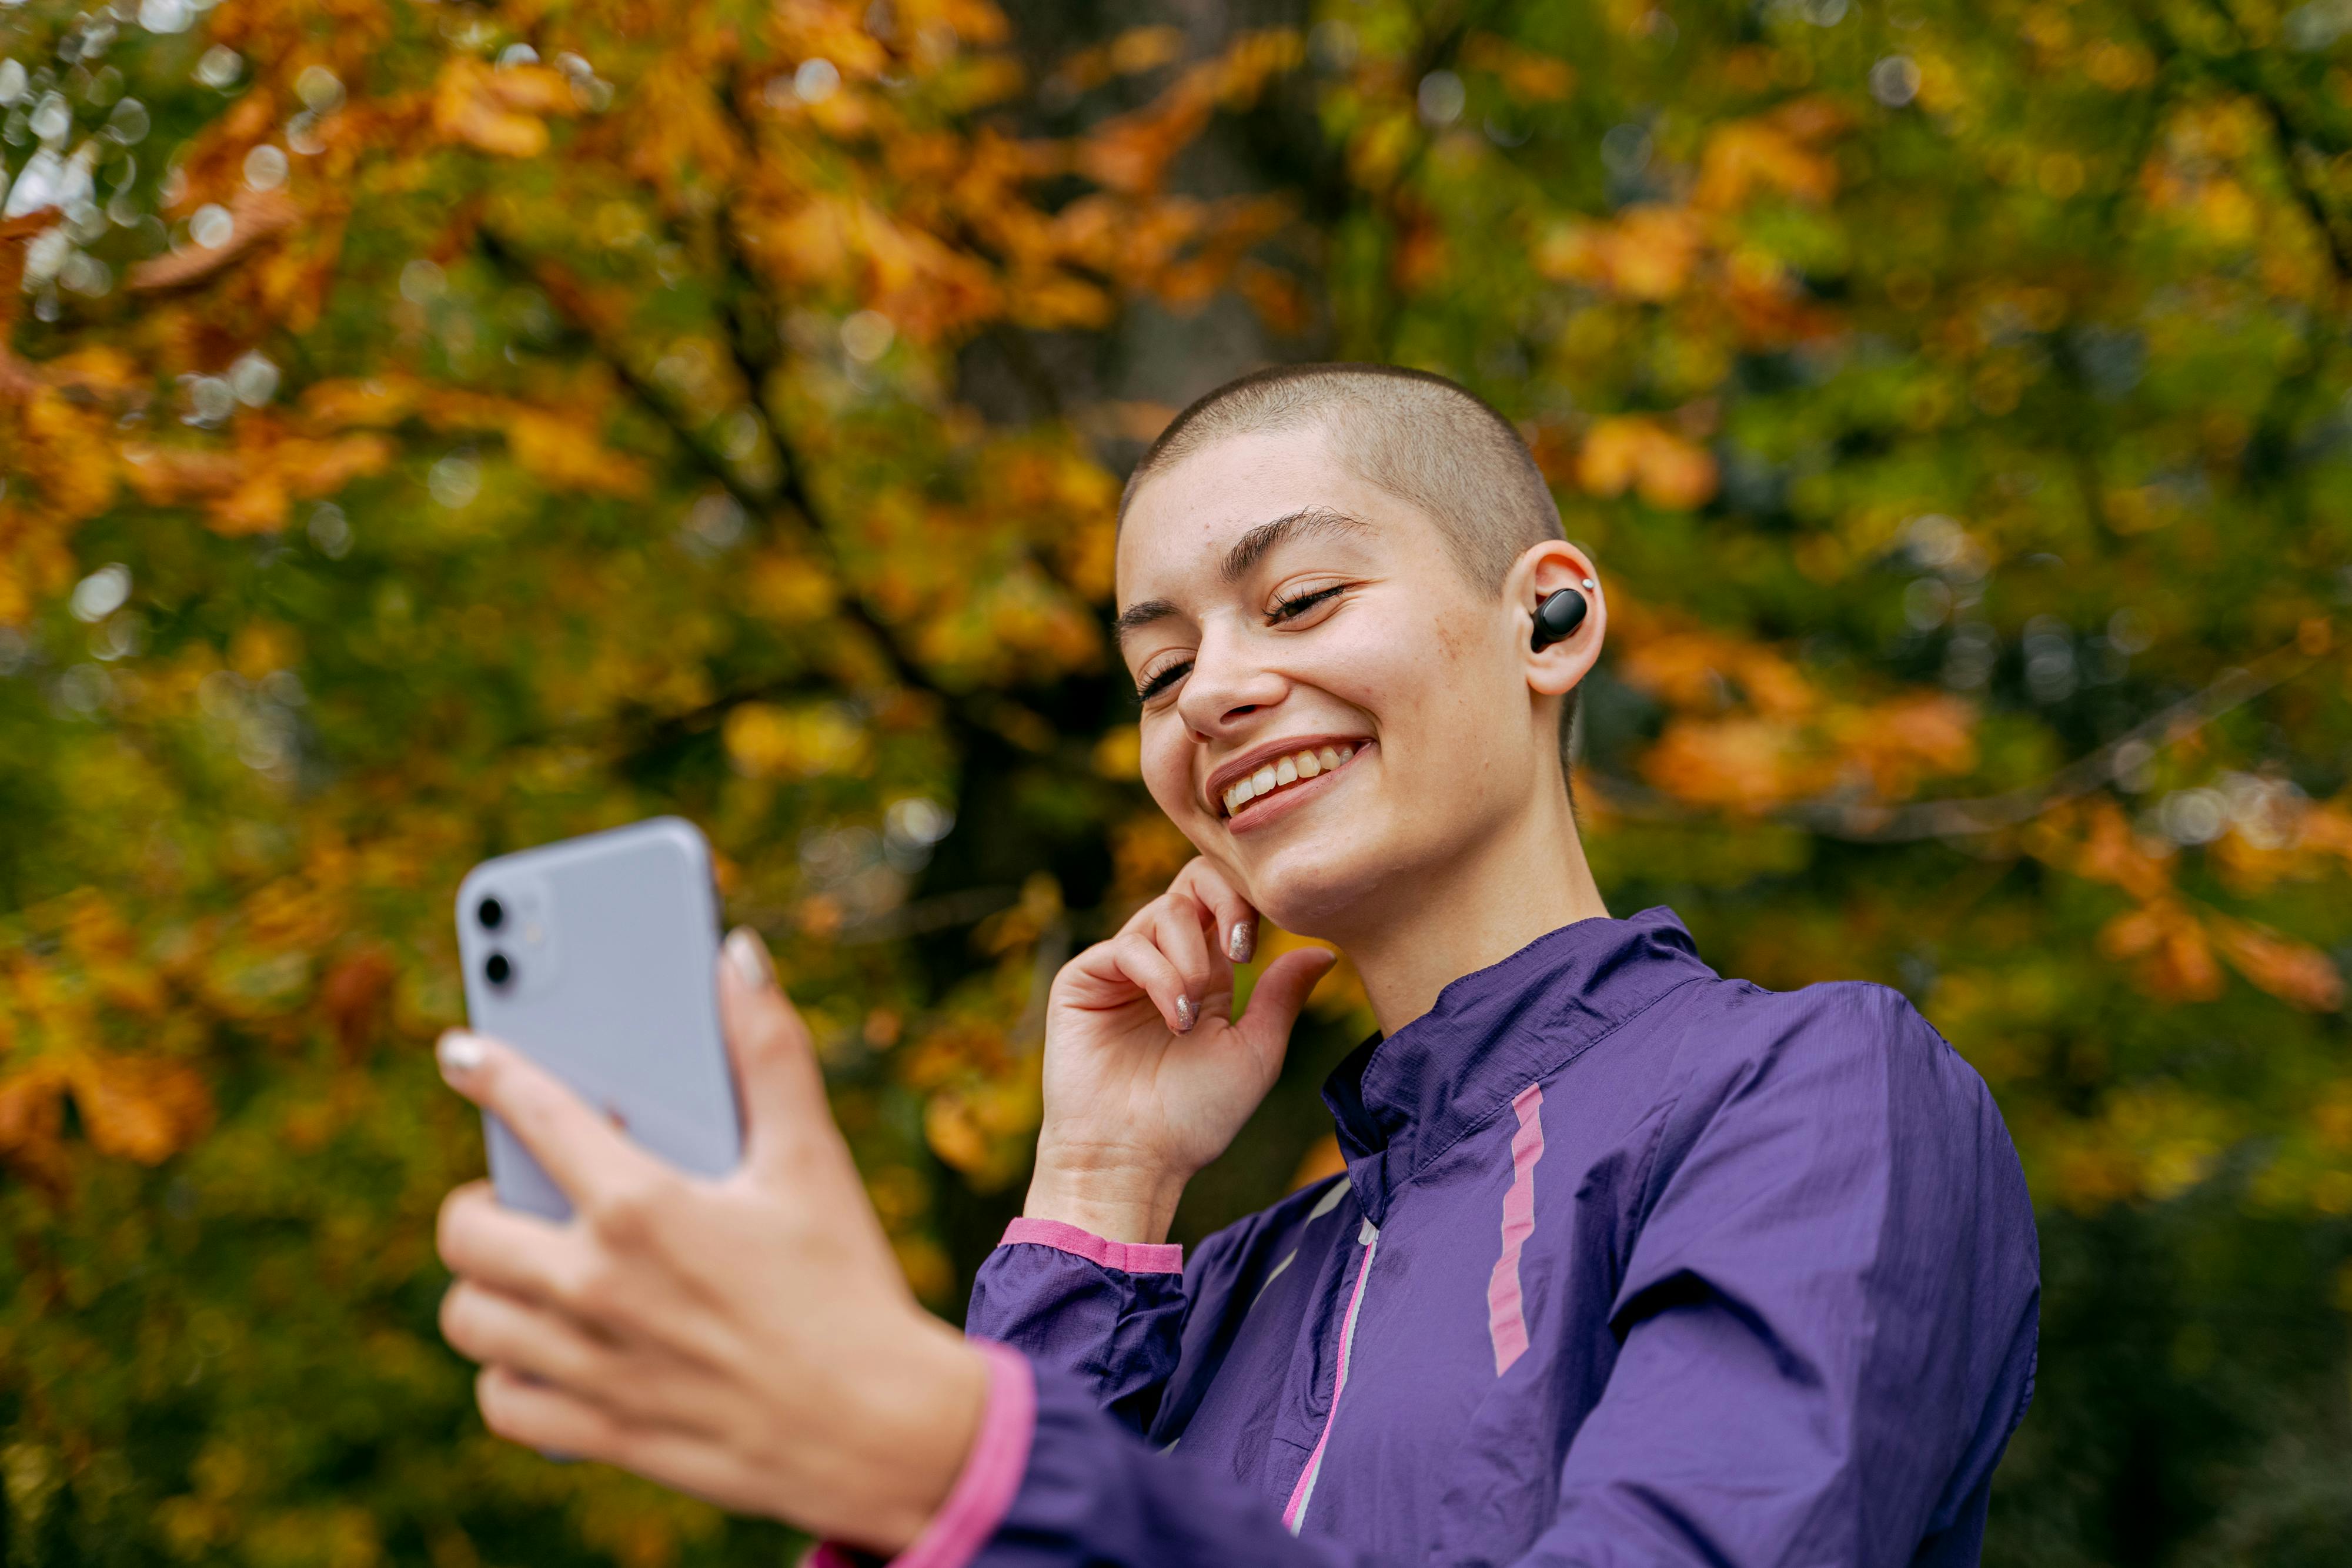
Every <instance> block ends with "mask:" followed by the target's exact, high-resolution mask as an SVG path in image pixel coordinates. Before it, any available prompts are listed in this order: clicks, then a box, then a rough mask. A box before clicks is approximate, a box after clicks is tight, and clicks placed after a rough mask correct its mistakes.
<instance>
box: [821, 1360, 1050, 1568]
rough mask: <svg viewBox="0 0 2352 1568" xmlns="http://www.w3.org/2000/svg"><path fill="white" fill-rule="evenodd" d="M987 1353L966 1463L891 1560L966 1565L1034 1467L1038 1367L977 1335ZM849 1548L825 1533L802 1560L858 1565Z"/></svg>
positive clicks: (934, 1566) (908, 1564) (922, 1566)
mask: <svg viewBox="0 0 2352 1568" xmlns="http://www.w3.org/2000/svg"><path fill="white" fill-rule="evenodd" d="M971 1343H972V1345H973V1346H974V1347H975V1348H976V1349H978V1350H979V1351H980V1352H981V1353H982V1354H984V1355H986V1356H987V1357H988V1403H987V1405H986V1406H983V1407H982V1410H981V1414H980V1432H979V1434H978V1435H977V1436H976V1437H973V1438H972V1441H971V1457H970V1458H966V1459H965V1460H964V1462H963V1471H962V1473H961V1474H960V1475H958V1476H957V1477H956V1480H955V1485H954V1486H952V1487H950V1489H948V1498H947V1500H946V1501H945V1502H943V1503H941V1504H940V1511H939V1512H937V1513H935V1514H933V1515H932V1516H931V1522H930V1523H929V1524H927V1525H925V1526H923V1532H922V1533H921V1534H920V1535H918V1536H917V1537H915V1539H914V1540H913V1541H912V1542H908V1546H907V1549H906V1550H905V1551H904V1552H899V1553H898V1556H896V1557H893V1558H891V1559H890V1563H889V1568H966V1565H967V1564H969V1563H971V1560H972V1559H973V1558H975V1557H977V1556H979V1555H980V1550H981V1548H982V1547H983V1546H986V1545H987V1544H988V1541H989V1537H991V1536H992V1535H994V1534H995V1533H996V1527H997V1526H998V1525H1000V1524H1003V1522H1004V1515H1005V1512H1006V1511H1007V1510H1009V1509H1011V1508H1012V1506H1013V1496H1014V1495H1015V1494H1016V1493H1018V1492H1019V1491H1020V1490H1021V1479H1022V1477H1024V1475H1026V1474H1027V1473H1028V1471H1029V1442H1030V1439H1031V1438H1032V1437H1034V1436H1035V1435H1036V1430H1037V1375H1036V1374H1035V1373H1034V1371H1032V1370H1031V1369H1030V1366H1029V1358H1028V1357H1026V1356H1024V1355H1023V1354H1021V1353H1020V1352H1019V1351H1017V1350H1014V1349H1013V1347H1012V1346H1010V1345H1003V1344H998V1343H995V1342H994V1341H993V1340H984V1339H976V1340H973V1341H972V1342H971ZM855 1561H856V1560H855V1559H853V1558H852V1557H851V1556H850V1554H849V1553H848V1552H845V1551H844V1550H842V1548H841V1547H840V1546H838V1545H836V1544H835V1542H830V1541H827V1542H823V1543H821V1544H820V1545H819V1546H818V1547H817V1548H816V1549H815V1550H814V1552H810V1553H809V1554H808V1555H807V1556H806V1557H805V1558H803V1559H802V1568H855Z"/></svg>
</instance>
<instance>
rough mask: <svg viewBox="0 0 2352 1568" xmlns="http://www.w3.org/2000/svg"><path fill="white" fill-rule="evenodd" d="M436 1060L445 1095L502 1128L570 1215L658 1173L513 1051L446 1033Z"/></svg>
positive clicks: (463, 1033)
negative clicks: (617, 1187) (564, 1200)
mask: <svg viewBox="0 0 2352 1568" xmlns="http://www.w3.org/2000/svg"><path fill="white" fill-rule="evenodd" d="M436 1053H437V1054H438V1056H439V1057H440V1061H441V1076H442V1077H443V1078H444V1079H446V1080H447V1081H448V1083H449V1087H451V1088H452V1089H455V1090H456V1091H457V1092H458V1093H460V1094H463V1095H464V1096H465V1097H466V1098H467V1099H468V1100H471V1101H472V1102H473V1103H475V1104H477V1105H479V1106H480V1107H481V1108H482V1109H483V1110H485V1111H488V1112H489V1113H491V1114H493V1115H495V1116H497V1117H498V1118H499V1121H501V1122H504V1123H505V1124H507V1129H508V1131H509V1132H511V1133H513V1134H514V1135H515V1136H516V1137H517V1138H519V1139H520V1140H521V1142H522V1145H523V1147H524V1148H526V1149H528V1150H530V1155H531V1157H532V1158H533V1159H535V1160H537V1161H538V1162H539V1163H540V1166H541V1168H542V1169H544V1170H545V1171H546V1172H547V1174H548V1175H549V1176H551V1177H552V1178H553V1179H554V1182H555V1185H556V1186H559V1187H562V1189H563V1194H564V1196H565V1197H569V1198H570V1199H571V1200H572V1207H574V1208H580V1209H586V1208H593V1207H596V1205H597V1200H598V1199H599V1197H601V1196H602V1195H603V1194H604V1192H605V1191H607V1190H608V1189H609V1188H610V1187H611V1186H613V1185H614V1184H615V1183H617V1182H629V1181H633V1180H637V1179H639V1178H641V1177H642V1176H644V1175H645V1173H646V1171H647V1170H648V1169H650V1168H656V1162H655V1160H654V1157H653V1156H652V1155H649V1154H647V1153H646V1152H645V1151H644V1150H643V1149H640V1148H639V1147H637V1145H635V1144H633V1143H631V1142H629V1140H628V1139H627V1138H626V1137H625V1136H624V1135H623V1134H621V1133H620V1131H619V1130H618V1129H617V1128H615V1127H614V1125H613V1124H612V1123H611V1122H609V1121H607V1120H606V1119H605V1118H604V1116H603V1115H600V1114H599V1113H596V1112H595V1111H593V1110H591V1109H589V1107H588V1104H587V1103H586V1102H585V1101H583V1100H582V1099H581V1098H580V1096H579V1095H577V1094H575V1093H573V1092H572V1091H571V1089H570V1088H569V1087H567V1086H566V1085H565V1084H564V1083H563V1082H562V1081H561V1080H560V1079H558V1078H557V1077H556V1076H555V1075H554V1074H553V1073H551V1072H549V1071H547V1070H546V1069H545V1068H543V1067H541V1066H540V1065H539V1064H538V1063H537V1062H535V1061H531V1060H530V1058H529V1057H527V1056H525V1055H523V1054H522V1052H520V1051H516V1050H515V1049H514V1048H513V1047H511V1046H507V1045H501V1044H500V1043H499V1042H498V1041H497V1040H490V1039H488V1038H487V1037H485V1036H482V1035H478V1034H469V1033H467V1032H466V1031H465V1030H449V1031H448V1032H447V1033H446V1034H444V1035H443V1036H442V1037H441V1041H440V1044H439V1046H438V1047H437V1048H436Z"/></svg>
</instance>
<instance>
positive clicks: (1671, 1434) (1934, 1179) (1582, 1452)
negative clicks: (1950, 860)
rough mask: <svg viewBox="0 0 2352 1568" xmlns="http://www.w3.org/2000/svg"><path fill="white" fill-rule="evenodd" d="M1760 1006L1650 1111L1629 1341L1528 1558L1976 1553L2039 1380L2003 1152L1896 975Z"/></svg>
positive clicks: (1931, 1558) (1962, 1074)
mask: <svg viewBox="0 0 2352 1568" xmlns="http://www.w3.org/2000/svg"><path fill="white" fill-rule="evenodd" d="M1763 1005H1768V1006H1769V1008H1770V1009H1772V1010H1771V1012H1770V1014H1769V1021H1767V1022H1766V1023H1765V1024H1764V1026H1763V1027H1762V1029H1761V1030H1760V1033H1759V1036H1757V1037H1751V1043H1750V1044H1749V1045H1748V1048H1747V1049H1745V1050H1743V1051H1742V1052H1741V1053H1740V1056H1739V1059H1738V1061H1737V1062H1736V1063H1734V1064H1731V1065H1729V1066H1728V1067H1727V1068H1725V1069H1723V1070H1720V1071H1713V1072H1711V1073H1709V1074H1706V1075H1705V1078H1706V1081H1705V1082H1701V1083H1699V1084H1697V1085H1695V1086H1694V1087H1692V1088H1691V1089H1689V1090H1688V1091H1687V1092H1685V1096H1684V1097H1683V1099H1682V1100H1681V1101H1679V1102H1678V1103H1676V1104H1675V1107H1674V1109H1673V1110H1672V1111H1671V1112H1670V1113H1668V1115H1667V1117H1666V1120H1665V1124H1664V1128H1663V1130H1662V1134H1661V1137H1660V1153H1659V1155H1658V1156H1657V1158H1656V1161H1655V1163H1654V1168H1653V1170H1652V1173H1651V1175H1650V1177H1649V1191H1650V1201H1649V1207H1648V1212H1647V1215H1646V1217H1645V1218H1644V1219H1643V1223H1642V1228H1641V1230H1640V1232H1639V1235H1638V1238H1637V1239H1636V1240H1635V1241H1634V1243H1633V1249H1632V1253H1631V1257H1630V1260H1629V1263H1628V1267H1627V1269H1626V1272H1625V1276H1624V1278H1623V1281H1622V1285H1621V1288H1620V1290H1619V1292H1618V1295H1617V1297H1616V1300H1615V1302H1614V1303H1613V1318H1612V1326H1613V1327H1614V1328H1615V1329H1616V1331H1617V1333H1618V1334H1619V1335H1620V1337H1621V1339H1622V1345H1623V1348H1622V1351H1621V1353H1620V1354H1619V1356H1618V1359H1617V1363H1616V1364H1615V1366H1614V1367H1613V1368H1612V1371H1611V1374H1610V1377H1609V1383H1608V1385H1607V1387H1606V1388H1605V1389H1604V1390H1603V1391H1602V1394H1601V1400H1600V1403H1599V1404H1598V1405H1597V1406H1595V1407H1594V1409H1593V1411H1592V1413H1591V1416H1588V1417H1587V1419H1586V1420H1585V1422H1584V1424H1583V1426H1582V1427H1580V1429H1579V1430H1578V1432H1577V1435H1576V1437H1575V1439H1574V1441H1573V1442H1572V1443H1571V1445H1570V1448H1569V1452H1568V1458H1567V1461H1566V1464H1565V1466H1564V1467H1563V1470H1562V1474H1561V1477H1560V1494H1559V1496H1560V1501H1559V1512H1558V1515H1557V1517H1556V1519H1555V1521H1554V1524H1553V1527H1552V1529H1551V1530H1550V1531H1549V1532H1547V1534H1546V1535H1545V1536H1544V1537H1543V1540H1542V1542H1541V1545H1540V1548H1539V1550H1538V1552H1537V1553H1536V1555H1537V1557H1538V1559H1539V1560H1540V1561H1543V1562H1546V1563H1578V1564H1584V1565H1590V1568H1616V1565H1618V1564H1629V1565H1630V1564H1633V1563H1643V1564H1649V1563H1736V1564H1739V1565H1741V1568H1749V1565H1756V1568H1764V1565H1777V1564H1784V1563H1788V1564H1793V1563H1853V1564H1858V1565H1861V1568H1876V1565H1879V1564H1887V1565H1899V1564H1903V1563H1911V1562H1913V1561H1915V1553H1916V1554H1917V1555H1916V1561H1921V1562H1929V1563H1953V1562H1966V1563H1974V1562H1975V1561H1976V1556H1977V1553H1976V1551H1975V1542H1976V1541H1977V1540H1978V1538H1979V1536H1980V1534H1981V1531H1982V1529H1983V1525H1984V1506H1985V1498H1986V1495H1987V1487H1986V1482H1987V1480H1988V1479H1989V1478H1990V1475H1991V1472H1992V1469H1993V1467H1994V1465H1995V1464H1996V1463H1997V1462H1998V1461H1999V1459H2000V1452H2001V1449H2002V1448H2003V1447H2004V1446H2005V1445H2006V1444H2007V1442H2008V1440H2009V1436H2010V1433H2011V1431H2012V1430H2013V1429H2014V1428H2015V1427H2016V1425H2017V1422H2018V1420H2019V1419H2020V1418H2021V1416H2023V1415H2024V1413H2025V1406H2026V1402H2027V1400H2028V1398H2029V1397H2030V1396H2031V1394H2032V1364H2033V1347H2034V1341H2035V1336H2036V1311H2037V1306H2038V1302H2039V1300H2040V1291H2041V1288H2040V1276H2041V1270H2040V1259H2039V1253H2038V1248H2037V1246H2036V1243H2035V1240H2034V1233H2033V1215H2032V1205H2031V1203H2030V1202H2029V1200H2028V1198H2027V1196H2026V1191H2025V1180H2024V1175H2023V1173H2022V1171H2021V1169H2020V1168H2019V1166H2018V1161H2017V1155H2016V1152H2015V1150H2014V1148H2013V1147H2012V1146H2011V1143H2010V1140H2009V1134H2008V1132H2007V1130H2006V1129H2005V1128H2004V1127H2003V1126H2002V1124H2001V1120H2000V1113H1999V1112H1998V1111H1997V1110H1996V1109H1995V1108H1994V1105H1993V1103H1992V1097H1991V1095H1990V1092H1987V1090H1986V1089H1985V1086H1984V1083H1983V1081H1982V1080H1981V1079H1979V1077H1978V1076H1977V1075H1976V1073H1975V1072H1974V1071H1972V1070H1971V1069H1970V1068H1969V1066H1968V1064H1967V1063H1966V1062H1964V1061H1961V1060H1960V1059H1959V1057H1958V1054H1957V1053H1955V1052H1954V1051H1952V1049H1951V1048H1950V1047H1949V1046H1948V1045H1946V1044H1945V1043H1944V1041H1943V1040H1942V1038H1941V1037H1940V1036H1938V1035H1937V1033H1936V1032H1935V1030H1932V1029H1931V1028H1929V1027H1928V1025H1927V1020H1926V1019H1922V1018H1921V1017H1920V1016H1919V1015H1918V1014H1917V1013H1916V1011H1914V1010H1913V1009H1912V1008H1911V1006H1910V1004H1909V1003H1908V1002H1906V1000H1904V998H1902V997H1901V996H1900V995H1898V994H1897V993H1895V992H1893V991H1888V990H1885V989H1884V988H1880V987H1875V986H1859V985H1837V986H1821V987H1813V988H1808V989H1807V990H1805V991H1801V992H1797V993H1793V994H1792V995H1790V996H1786V997H1775V998H1769V1003H1767V1004H1763ZM1923 1546H1924V1547H1925V1548H1926V1549H1925V1550H1923Z"/></svg>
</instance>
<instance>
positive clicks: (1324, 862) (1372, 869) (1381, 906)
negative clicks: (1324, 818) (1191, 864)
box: [1239, 833, 1407, 942]
mask: <svg viewBox="0 0 2352 1568" xmlns="http://www.w3.org/2000/svg"><path fill="white" fill-rule="evenodd" d="M1252 859H1253V862H1254V863H1252V864H1250V865H1247V866H1245V867H1242V868H1239V869H1240V870H1241V872H1242V885H1243V889H1244V894H1245V896H1247V897H1248V899H1249V901H1250V902H1251V903H1252V904H1255V905H1256V906H1257V909H1258V913H1260V914H1261V915H1265V917H1266V918H1267V919H1268V920H1271V921H1273V922H1274V923H1275V924H1276V925H1279V926H1281V927H1282V928H1283V929H1284V930H1285V931H1287V932H1290V933H1292V934H1293V935H1295V936H1311V937H1314V938H1315V939H1317V940H1318V941H1325V942H1343V941H1344V940H1345V939H1346V937H1347V936H1349V934H1350V933H1352V932H1355V931H1359V930H1360V929H1362V927H1363V926H1364V925H1365V924H1366V923H1367V922H1368V921H1369V922H1372V923H1378V922H1379V920H1380V919H1381V916H1382V915H1383V914H1384V913H1385V912H1386V911H1387V910H1388V909H1389V907H1390V906H1391V901H1392V900H1393V899H1395V898H1398V897H1401V896H1404V894H1405V890H1404V889H1403V888H1402V887H1401V886H1399V883H1402V882H1403V881H1405V880H1407V879H1406V877H1405V875H1404V873H1402V871H1401V869H1400V867H1399V866H1398V864H1397V862H1396V859H1395V857H1393V856H1390V855H1385V854H1382V853H1381V852H1380V850H1379V849H1378V847H1377V845H1376V841H1375V838H1374V836H1372V835H1363V834H1357V833H1339V834H1331V835H1328V836H1327V835H1323V834H1317V835H1315V836H1314V837H1313V838H1310V839H1307V840H1304V841H1300V842H1297V843H1290V844H1284V845H1282V846H1281V847H1279V848H1271V847H1270V848H1269V850H1268V851H1267V852H1265V854H1264V855H1263V856H1262V857H1259V856H1254V857H1252Z"/></svg>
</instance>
